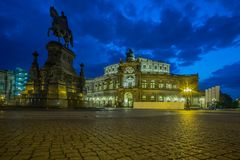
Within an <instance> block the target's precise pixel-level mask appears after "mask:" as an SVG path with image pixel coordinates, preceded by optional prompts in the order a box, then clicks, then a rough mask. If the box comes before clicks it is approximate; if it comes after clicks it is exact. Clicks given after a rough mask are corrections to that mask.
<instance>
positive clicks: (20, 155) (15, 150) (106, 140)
mask: <svg viewBox="0 0 240 160" xmlns="http://www.w3.org/2000/svg"><path fill="white" fill-rule="evenodd" d="M146 112H147V114H146ZM4 114H6V115H5V116H3V117H0V159H1V160H2V159H3V160H5V159H6V160H7V159H9V160H10V159H11V160H18V159H21V160H24V159H26V160H29V159H36V160H37V159H41V160H42V159H51V160H61V159H69V160H76V159H79V160H81V159H84V160H85V159H89V160H95V159H96V160H116V159H119V160H135V159H136V160H141V159H142V160H146V159H147V160H151V159H152V160H159V159H160V160H164V159H184V160H194V159H219V160H224V159H226V160H228V159H236V160H237V159H240V152H239V150H240V147H239V144H240V112H239V113H236V112H235V113H233V112H226V113H225V112H204V111H189V112H186V111H157V110H154V111H153V110H152V111H151V110H149V111H146V110H144V111H143V110H142V111H139V110H129V111H128V112H125V111H124V112H123V111H122V110H119V111H114V112H107V111H101V112H94V111H91V112H90V111H89V112H87V111H72V112H70V111H59V112H58V111H54V112H53V111H48V112H42V111H34V113H33V111H19V112H16V111H6V112H5V113H4ZM15 115H18V116H16V117H15ZM26 115H28V116H26ZM34 115H35V116H36V117H34ZM71 115H74V116H73V117H74V118H72V116H71ZM76 115H78V117H76ZM86 115H88V116H87V117H93V118H91V119H90V118H86ZM146 115H147V116H146ZM26 117H30V118H26ZM53 117H54V118H53Z"/></svg>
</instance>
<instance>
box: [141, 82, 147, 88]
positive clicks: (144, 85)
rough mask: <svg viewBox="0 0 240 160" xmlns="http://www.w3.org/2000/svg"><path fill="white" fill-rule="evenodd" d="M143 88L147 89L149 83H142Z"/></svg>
mask: <svg viewBox="0 0 240 160" xmlns="http://www.w3.org/2000/svg"><path fill="white" fill-rule="evenodd" d="M142 88H147V81H146V80H143V81H142Z"/></svg>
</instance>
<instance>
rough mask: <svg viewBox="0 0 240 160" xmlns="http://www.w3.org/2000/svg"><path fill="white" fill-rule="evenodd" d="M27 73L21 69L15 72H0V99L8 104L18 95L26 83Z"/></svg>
mask: <svg viewBox="0 0 240 160" xmlns="http://www.w3.org/2000/svg"><path fill="white" fill-rule="evenodd" d="M27 76H28V74H27V72H26V71H25V70H23V69H21V68H16V70H0V98H1V100H4V101H5V102H6V103H8V102H9V101H11V100H14V98H15V97H16V96H17V95H19V94H20V93H21V92H22V91H23V90H24V89H25V85H26V81H27Z"/></svg>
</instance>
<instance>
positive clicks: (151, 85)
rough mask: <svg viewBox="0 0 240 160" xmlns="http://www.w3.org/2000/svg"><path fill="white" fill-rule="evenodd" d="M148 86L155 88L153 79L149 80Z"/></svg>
mask: <svg viewBox="0 0 240 160" xmlns="http://www.w3.org/2000/svg"><path fill="white" fill-rule="evenodd" d="M150 88H155V81H154V80H151V83H150Z"/></svg>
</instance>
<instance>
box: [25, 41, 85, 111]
mask: <svg viewBox="0 0 240 160" xmlns="http://www.w3.org/2000/svg"><path fill="white" fill-rule="evenodd" d="M47 50H48V59H47V61H46V63H45V64H44V66H43V68H41V69H40V70H39V72H40V76H38V78H36V79H35V81H33V80H29V82H28V83H27V87H26V91H25V92H24V95H23V96H22V99H21V101H22V102H23V103H22V104H23V105H32V106H43V107H59V108H66V107H79V106H81V104H82V101H83V98H82V94H81V92H80V87H79V82H80V77H79V76H78V75H77V74H76V72H75V70H74V68H73V66H72V65H73V59H74V58H75V54H74V53H73V52H72V51H71V50H69V49H67V48H66V47H64V46H63V45H62V44H60V43H58V42H55V41H51V42H49V43H48V44H47ZM35 64H37V62H36V63H35ZM37 68H38V67H37ZM35 82H38V83H35ZM36 84H37V85H36Z"/></svg>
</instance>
